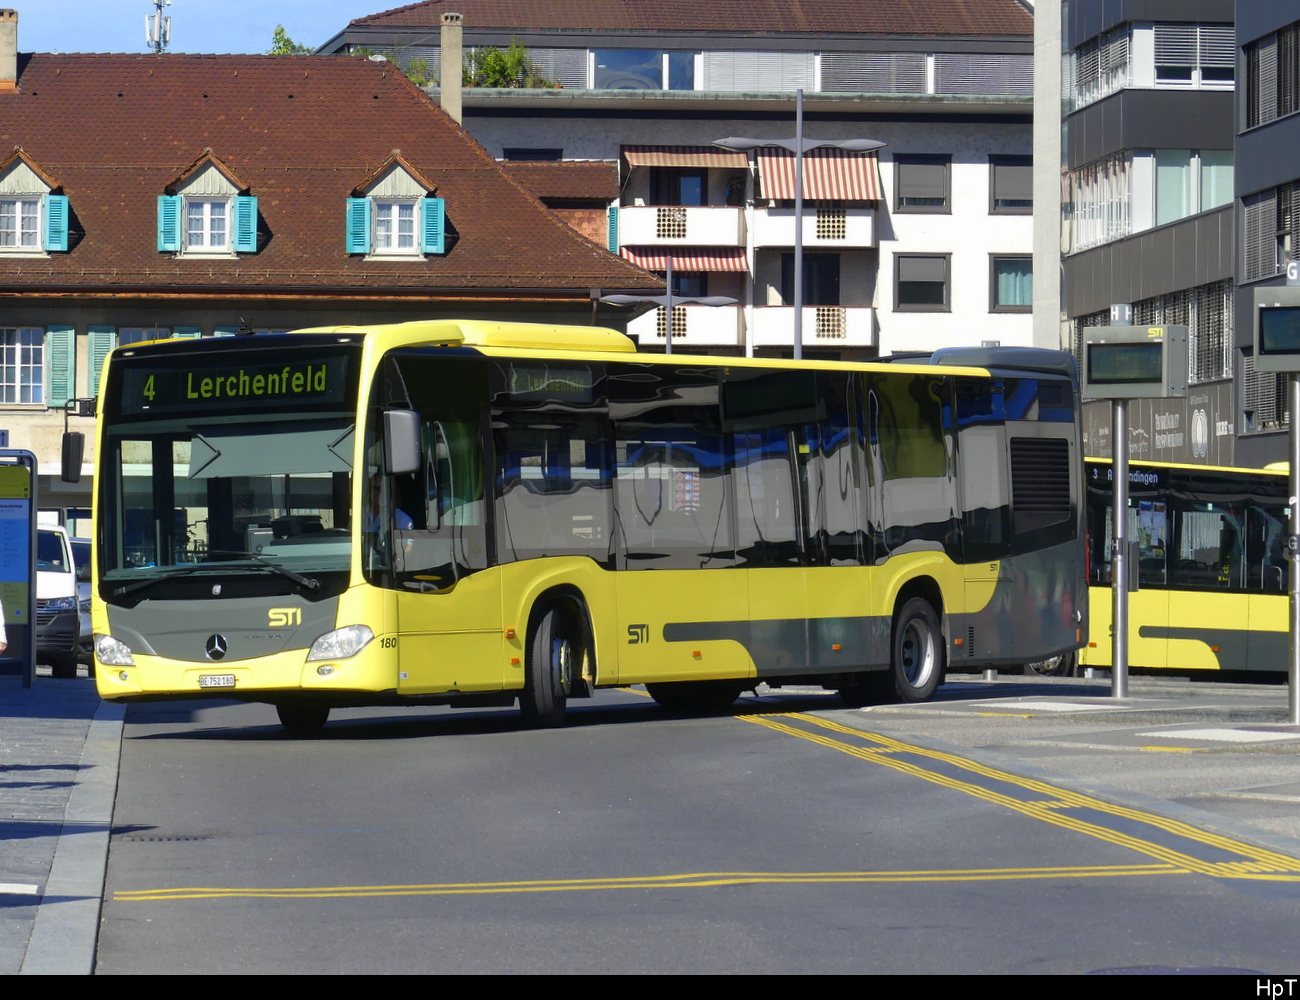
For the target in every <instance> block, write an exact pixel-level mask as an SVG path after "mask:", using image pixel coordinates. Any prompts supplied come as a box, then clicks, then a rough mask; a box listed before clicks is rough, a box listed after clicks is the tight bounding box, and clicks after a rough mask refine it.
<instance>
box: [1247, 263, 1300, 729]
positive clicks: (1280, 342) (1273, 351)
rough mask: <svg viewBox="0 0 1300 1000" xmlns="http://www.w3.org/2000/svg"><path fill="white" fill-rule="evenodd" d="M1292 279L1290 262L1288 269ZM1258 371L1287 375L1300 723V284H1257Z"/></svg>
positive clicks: (1290, 699)
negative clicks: (1296, 285) (1262, 285)
mask: <svg viewBox="0 0 1300 1000" xmlns="http://www.w3.org/2000/svg"><path fill="white" fill-rule="evenodd" d="M1287 277H1288V280H1289V279H1290V277H1291V270H1290V266H1289V265H1288V269H1287ZM1254 293H1255V329H1254V341H1255V371H1257V372H1282V373H1285V374H1286V376H1287V405H1288V407H1289V420H1288V421H1287V423H1288V431H1287V444H1288V446H1289V447H1288V454H1289V456H1290V459H1291V470H1290V474H1289V477H1288V478H1289V480H1290V488H1289V489H1288V491H1287V493H1288V497H1289V499H1288V505H1289V507H1290V511H1291V513H1290V519H1289V523H1288V531H1289V532H1290V535H1289V537H1288V538H1287V556H1288V557H1289V558H1288V562H1290V564H1291V572H1290V581H1291V583H1290V588H1289V597H1290V616H1289V617H1290V624H1289V629H1288V631H1289V633H1290V635H1289V637H1288V642H1287V688H1288V690H1287V723H1288V724H1289V725H1292V726H1300V429H1297V427H1296V425H1297V423H1300V287H1279V286H1271V287H1269V288H1256V289H1255V290H1254Z"/></svg>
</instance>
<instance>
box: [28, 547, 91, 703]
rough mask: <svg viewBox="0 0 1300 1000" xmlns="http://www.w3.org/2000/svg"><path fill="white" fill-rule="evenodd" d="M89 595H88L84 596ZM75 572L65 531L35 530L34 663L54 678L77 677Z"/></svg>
mask: <svg viewBox="0 0 1300 1000" xmlns="http://www.w3.org/2000/svg"><path fill="white" fill-rule="evenodd" d="M87 596H89V594H87ZM77 597H78V595H77V572H76V567H75V566H74V565H73V562H72V547H71V545H70V544H69V540H68V532H67V530H66V529H65V528H61V527H49V528H38V529H37V530H36V660H37V662H39V663H48V664H49V665H50V668H51V669H52V670H53V672H54V676H55V677H76V676H77V652H78V646H79V644H80V640H81V614H80V611H79V608H78V599H77Z"/></svg>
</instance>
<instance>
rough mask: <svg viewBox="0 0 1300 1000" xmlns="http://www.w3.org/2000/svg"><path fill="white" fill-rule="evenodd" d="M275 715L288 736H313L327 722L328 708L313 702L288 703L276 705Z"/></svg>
mask: <svg viewBox="0 0 1300 1000" xmlns="http://www.w3.org/2000/svg"><path fill="white" fill-rule="evenodd" d="M275 714H276V715H278V716H279V717H280V725H282V726H284V728H285V732H287V733H288V734H289V735H290V736H315V735H316V734H317V733H319V732H320V731H321V730H322V729H324V728H325V723H326V722H328V721H329V717H330V708H329V706H328V705H317V704H315V703H313V702H302V701H290V702H281V703H280V704H278V705H276V706H275Z"/></svg>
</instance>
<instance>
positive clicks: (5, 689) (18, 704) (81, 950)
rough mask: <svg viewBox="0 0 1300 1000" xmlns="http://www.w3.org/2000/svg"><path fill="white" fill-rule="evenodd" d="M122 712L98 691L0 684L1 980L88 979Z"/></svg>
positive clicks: (61, 684)
mask: <svg viewBox="0 0 1300 1000" xmlns="http://www.w3.org/2000/svg"><path fill="white" fill-rule="evenodd" d="M122 715H123V709H122V706H120V705H116V706H115V705H109V704H108V703H107V702H102V701H100V699H99V695H98V694H97V693H96V692H95V682H94V681H93V680H90V679H88V678H85V677H80V678H77V679H76V680H54V679H53V678H51V677H40V676H38V677H37V678H36V682H35V684H34V685H33V686H32V687H31V688H30V689H24V688H23V686H22V679H21V678H19V677H0V974H2V975H13V974H15V973H24V974H32V973H36V974H40V973H73V974H83V975H85V974H89V973H91V972H92V971H93V968H94V960H95V940H96V935H97V933H98V930H99V905H100V898H101V896H102V894H103V886H104V868H105V865H106V863H107V857H108V837H109V828H110V825H111V823H112V818H113V797H114V794H115V792H116V790H117V768H118V752H119V749H120V746H121V737H122Z"/></svg>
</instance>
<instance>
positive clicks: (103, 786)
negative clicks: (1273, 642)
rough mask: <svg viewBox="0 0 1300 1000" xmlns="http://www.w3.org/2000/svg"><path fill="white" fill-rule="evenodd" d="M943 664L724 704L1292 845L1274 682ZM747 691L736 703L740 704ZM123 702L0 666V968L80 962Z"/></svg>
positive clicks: (1299, 774)
mask: <svg viewBox="0 0 1300 1000" xmlns="http://www.w3.org/2000/svg"><path fill="white" fill-rule="evenodd" d="M1109 692H1110V681H1109V676H1108V675H1102V676H1100V677H1097V678H1078V679H1076V678H1037V677H1035V678H1022V677H1007V676H1003V677H999V678H998V679H996V680H992V681H987V680H984V679H982V678H981V676H980V675H963V674H954V675H951V676H950V678H949V680H948V683H947V684H945V685H944V687H943V688H941V689H940V691H939V695H938V697H937V698H936V700H935V701H933V702H930V703H928V704H925V705H882V706H875V707H872V708H867V709H860V710H859V709H850V708H846V707H844V706H843V705H842V703H841V702H840V701H839V700H838V698H836V697H835V696H833V695H830V694H827V695H825V700H824V705H823V703H822V702H823V698H822V697H821V696H816V697H810V695H811V692H809V691H807V690H798V689H780V690H778V691H774V692H770V693H768V694H766V695H765V696H764V697H762V698H760V699H759V700H758V701H754V700H753V699H748V698H746V699H742V700H741V701H740V702H739V703H737V706H736V708H737V711H745V710H746V708H747V707H748V708H749V709H750V710H753V709H754V708H760V707H761V710H762V711H764V712H780V711H781V710H782V709H781V704H782V702H783V701H784V700H786V699H789V700H790V701H789V704H790V705H791V709H792V710H796V711H801V712H809V711H812V712H822V711H825V712H827V713H830V714H833V715H834V717H835V719H836V720H837V721H839V722H840V723H842V724H845V725H850V726H853V727H856V728H860V729H864V730H868V731H872V732H881V733H887V734H892V735H894V736H898V737H899V738H905V739H907V740H908V741H909V742H913V743H923V744H928V745H931V746H934V747H936V748H946V749H956V750H958V751H960V752H961V753H962V754H963V755H965V756H966V757H968V758H972V759H975V760H980V761H985V762H987V763H989V764H990V765H993V766H998V767H1001V768H1003V769H1006V770H1010V771H1014V772H1017V773H1020V774H1023V775H1024V776H1026V777H1030V778H1039V779H1041V780H1044V781H1049V782H1054V783H1056V784H1058V785H1062V786H1067V787H1072V788H1076V789H1086V790H1087V791H1089V792H1090V793H1091V794H1093V795H1097V796H1099V797H1101V798H1105V799H1110V800H1112V801H1114V802H1116V803H1118V804H1122V805H1130V806H1134V807H1137V808H1143V809H1146V810H1148V811H1154V812H1159V813H1161V814H1164V815H1167V816H1170V817H1172V818H1177V819H1181V820H1183V821H1185V822H1189V823H1192V824H1195V825H1197V826H1200V827H1202V828H1205V829H1212V830H1215V831H1218V832H1221V833H1224V834H1226V835H1229V836H1233V837H1236V838H1239V839H1243V840H1249V841H1252V842H1255V843H1258V844H1261V845H1265V846H1268V847H1271V848H1273V849H1275V850H1279V851H1281V852H1283V853H1286V854H1289V855H1291V856H1293V857H1300V767H1297V764H1300V759H1298V758H1300V727H1293V726H1289V725H1288V724H1287V720H1286V708H1287V688H1286V686H1285V684H1270V685H1256V684H1236V685H1233V684H1221V683H1198V682H1192V681H1187V680H1180V679H1174V678H1163V677H1162V678H1144V677H1133V678H1131V679H1130V684H1129V695H1130V697H1128V698H1126V699H1124V700H1123V701H1117V700H1114V699H1111V698H1110V697H1109ZM746 702H748V706H747V705H746ZM123 715H124V710H123V708H122V707H121V706H114V705H110V704H108V703H107V702H102V701H100V699H99V697H98V695H97V694H96V692H95V687H94V681H92V680H89V679H87V678H85V677H79V678H77V679H75V680H74V679H69V680H55V679H53V678H51V677H48V676H38V677H37V678H36V682H35V685H34V686H33V687H32V688H30V689H24V688H23V687H22V683H21V680H20V679H19V678H17V677H0V974H8V975H12V974H17V973H24V974H44V973H73V974H89V973H91V972H93V970H94V962H95V947H96V936H97V933H98V928H99V911H100V902H101V898H102V895H103V886H104V874H105V868H106V865H107V858H108V846H109V840H110V836H111V834H112V814H113V800H114V795H115V792H116V788H117V776H118V764H119V753H120V749H121V741H122V733H123Z"/></svg>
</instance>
